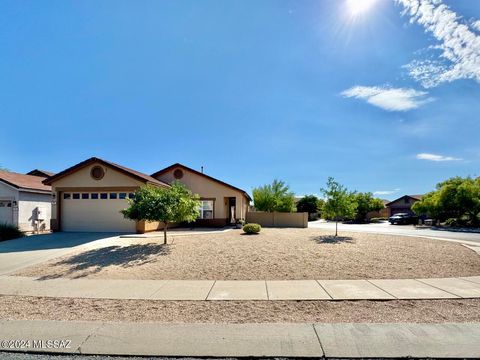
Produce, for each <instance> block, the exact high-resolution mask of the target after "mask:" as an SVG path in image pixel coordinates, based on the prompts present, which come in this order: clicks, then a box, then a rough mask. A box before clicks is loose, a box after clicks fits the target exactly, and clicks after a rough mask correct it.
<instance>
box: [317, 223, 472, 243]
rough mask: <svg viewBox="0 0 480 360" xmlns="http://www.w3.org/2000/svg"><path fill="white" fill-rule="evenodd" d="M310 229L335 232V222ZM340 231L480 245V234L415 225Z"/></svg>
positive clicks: (359, 226)
mask: <svg viewBox="0 0 480 360" xmlns="http://www.w3.org/2000/svg"><path fill="white" fill-rule="evenodd" d="M308 227H310V228H317V229H326V230H332V231H335V223H334V222H326V221H325V220H318V221H312V222H309V223H308ZM338 231H339V232H342V231H352V232H365V233H375V234H387V235H407V236H425V237H435V238H442V239H448V240H457V241H462V242H465V241H468V242H473V243H477V244H480V233H469V232H460V231H447V230H435V229H428V228H415V226H413V225H391V224H390V223H388V222H384V223H378V224H342V223H339V224H338Z"/></svg>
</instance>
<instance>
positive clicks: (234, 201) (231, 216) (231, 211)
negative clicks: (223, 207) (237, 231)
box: [228, 197, 237, 224]
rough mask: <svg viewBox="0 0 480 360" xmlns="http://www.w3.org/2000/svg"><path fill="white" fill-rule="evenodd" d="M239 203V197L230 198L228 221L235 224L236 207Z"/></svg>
mask: <svg viewBox="0 0 480 360" xmlns="http://www.w3.org/2000/svg"><path fill="white" fill-rule="evenodd" d="M236 205H237V199H236V198H234V197H231V198H228V222H229V223H230V224H235V221H236V220H235V217H236V215H235V208H236Z"/></svg>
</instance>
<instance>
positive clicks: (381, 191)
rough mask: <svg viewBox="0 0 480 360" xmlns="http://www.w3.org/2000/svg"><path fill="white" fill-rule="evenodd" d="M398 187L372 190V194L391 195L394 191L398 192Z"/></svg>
mask: <svg viewBox="0 0 480 360" xmlns="http://www.w3.org/2000/svg"><path fill="white" fill-rule="evenodd" d="M399 191H400V189H395V190H377V191H374V192H373V195H391V194H395V193H396V192H399Z"/></svg>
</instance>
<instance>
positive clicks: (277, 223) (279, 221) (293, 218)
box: [246, 211, 308, 228]
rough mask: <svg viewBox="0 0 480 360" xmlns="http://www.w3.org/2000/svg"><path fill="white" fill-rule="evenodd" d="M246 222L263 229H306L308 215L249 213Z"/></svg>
mask: <svg viewBox="0 0 480 360" xmlns="http://www.w3.org/2000/svg"><path fill="white" fill-rule="evenodd" d="M246 220H247V222H249V223H257V224H260V225H261V226H264V227H293V228H307V227H308V213H306V212H305V213H281V212H271V213H269V212H263V211H249V212H247V217H246Z"/></svg>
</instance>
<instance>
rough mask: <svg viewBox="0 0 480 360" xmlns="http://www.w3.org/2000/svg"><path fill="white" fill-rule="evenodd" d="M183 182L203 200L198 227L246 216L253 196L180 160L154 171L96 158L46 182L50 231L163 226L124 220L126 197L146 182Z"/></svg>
mask: <svg viewBox="0 0 480 360" xmlns="http://www.w3.org/2000/svg"><path fill="white" fill-rule="evenodd" d="M175 180H178V181H180V182H182V183H184V184H185V185H186V186H187V187H188V188H189V189H190V190H191V191H192V192H193V193H195V194H198V195H199V196H200V198H201V201H202V206H201V209H200V217H199V219H198V220H197V222H196V224H197V225H199V226H224V225H226V224H227V223H229V222H231V221H235V220H236V219H239V218H245V215H246V211H247V208H248V205H249V201H250V197H249V195H248V194H247V193H246V192H245V191H243V190H241V189H238V188H236V187H234V186H232V185H229V184H226V183H224V182H222V181H220V180H217V179H214V178H212V177H210V176H208V175H205V174H203V173H201V172H198V171H196V170H193V169H190V168H188V167H186V166H184V165H181V164H174V165H172V166H169V167H167V168H165V169H163V170H160V171H158V172H156V173H154V174H153V175H147V174H144V173H141V172H138V171H136V170H132V169H129V168H127V167H124V166H121V165H118V164H115V163H112V162H110V161H106V160H103V159H99V158H96V157H93V158H90V159H88V160H85V161H83V162H81V163H79V164H76V165H74V166H72V167H70V168H68V169H66V170H64V171H62V172H60V173H58V174H56V175H54V176H52V177H49V178H48V179H46V180H45V181H44V184H46V185H50V186H52V191H53V194H54V199H55V200H54V201H53V202H52V204H53V205H52V229H54V230H57V231H87V232H88V231H98V232H135V231H137V232H145V231H152V230H157V229H160V228H161V226H162V224H156V223H150V224H144V223H136V222H134V221H131V220H128V219H125V218H124V217H123V216H122V214H120V210H122V209H124V208H126V207H127V199H128V198H132V197H133V196H134V193H135V191H136V190H137V189H138V188H140V187H141V186H143V185H145V184H150V185H153V186H160V187H168V186H170V185H169V184H170V183H172V182H173V181H175Z"/></svg>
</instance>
